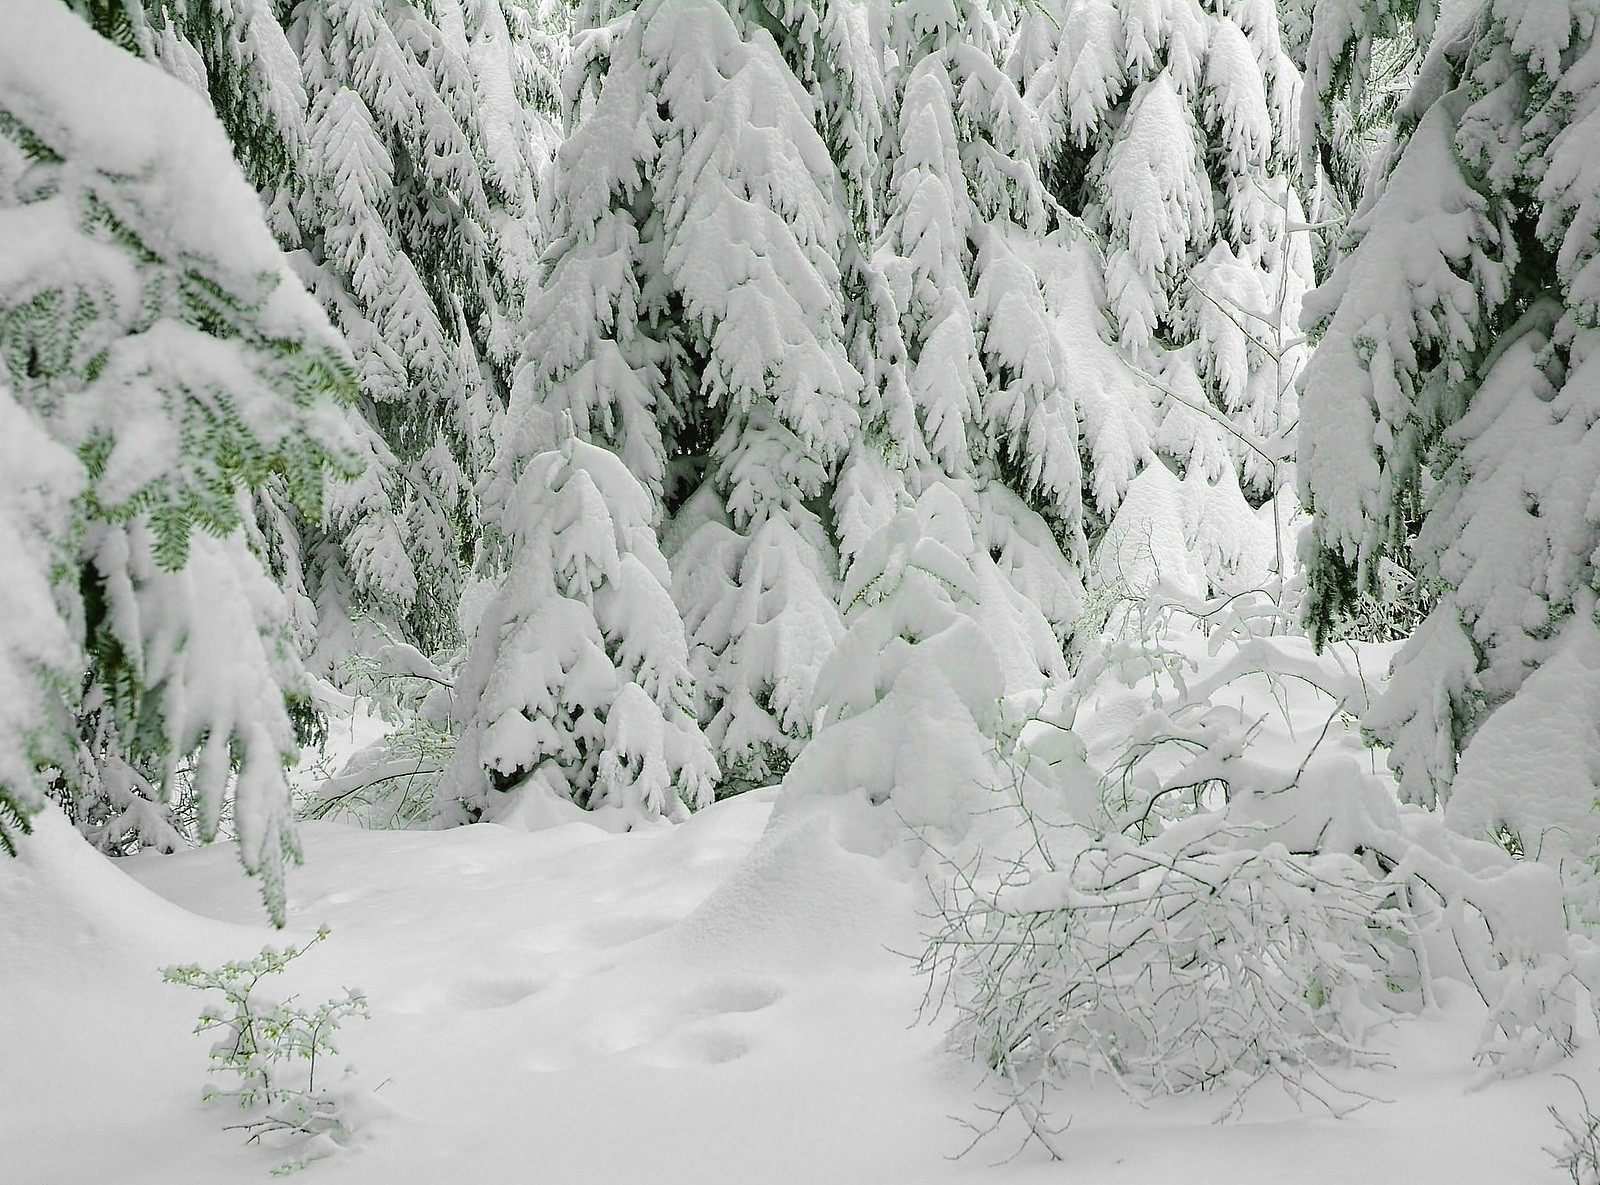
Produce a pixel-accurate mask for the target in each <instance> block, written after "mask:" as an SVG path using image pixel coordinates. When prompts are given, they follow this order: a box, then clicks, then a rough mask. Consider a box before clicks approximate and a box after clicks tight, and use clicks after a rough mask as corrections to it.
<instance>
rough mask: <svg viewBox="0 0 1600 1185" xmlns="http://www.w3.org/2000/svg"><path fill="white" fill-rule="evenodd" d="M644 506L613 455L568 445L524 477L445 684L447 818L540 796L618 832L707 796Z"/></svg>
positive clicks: (702, 750)
mask: <svg viewBox="0 0 1600 1185" xmlns="http://www.w3.org/2000/svg"><path fill="white" fill-rule="evenodd" d="M651 510H652V507H651V503H650V498H649V495H648V494H647V493H646V492H645V490H644V488H643V487H642V486H641V485H640V483H639V482H638V481H637V480H636V479H635V478H634V477H633V476H632V475H631V474H630V473H629V472H628V470H627V469H626V467H624V466H623V464H622V462H621V461H620V460H619V459H618V458H617V457H616V455H615V454H613V453H611V452H609V451H607V450H606V449H603V448H599V447H597V446H595V445H591V444H586V443H584V442H582V441H580V440H577V439H576V438H574V437H572V436H570V435H568V436H567V439H566V440H565V441H563V442H562V443H560V445H559V446H558V447H556V448H554V449H551V450H550V451H548V452H544V453H541V454H539V455H537V456H535V457H533V458H531V459H530V460H529V461H528V463H527V464H526V465H525V466H524V467H523V470H522V473H521V475H520V477H519V478H518V480H517V484H516V487H515V489H514V490H513V491H512V492H511V495H510V497H509V500H508V501H507V503H506V505H505V507H504V509H503V512H502V515H501V520H500V526H501V530H502V531H503V532H505V533H506V535H507V540H506V543H507V547H508V549H509V554H510V557H511V558H510V564H509V567H508V569H507V571H506V572H505V574H504V575H503V576H502V577H500V578H499V582H498V588H497V590H496V592H495V595H494V597H493V598H492V599H491V600H490V601H489V602H488V603H487V604H486V605H485V607H484V608H483V612H482V616H481V617H480V618H479V620H478V622H477V623H476V630H475V632H474V635H473V639H472V645H471V649H470V651H469V653H468V657H467V661H466V664H465V666H464V668H463V670H462V673H461V675H460V677H459V678H458V679H457V680H456V689H455V704H456V719H457V722H458V724H459V726H460V727H461V730H462V738H461V741H460V743H459V744H458V746H457V748H456V752H455V756H454V757H453V759H452V762H451V765H450V768H449V769H448V770H446V772H445V776H444V779H443V781H442V782H441V785H440V789H439V796H440V802H439V808H440V811H441V814H442V815H443V817H444V818H445V819H446V820H450V819H452V818H476V817H488V818H496V817H504V816H505V815H506V813H507V812H508V811H510V810H513V809H515V806H516V804H517V803H518V802H519V801H521V800H522V799H525V798H528V797H532V798H533V799H535V800H537V799H539V798H541V797H546V796H548V795H550V794H554V795H555V796H557V797H558V798H562V799H570V800H572V801H574V802H576V803H577V804H578V805H580V806H583V807H586V808H588V809H590V810H593V811H596V812H598V813H599V814H600V815H601V817H602V818H606V819H608V820H612V821H615V822H616V823H618V824H619V825H620V826H623V827H627V826H633V825H636V824H638V823H640V822H644V821H647V820H649V819H652V818H667V819H673V820H676V819H681V818H683V817H684V816H685V815H686V814H687V812H688V811H689V810H690V809H693V808H695V807H700V806H704V805H705V804H706V803H707V802H709V801H710V800H711V793H712V788H713V786H714V784H715V782H716V778H717V767H716V761H715V758H714V757H713V756H712V753H711V749H710V747H709V746H708V745H707V743H706V740H705V737H704V736H703V735H702V734H701V732H700V728H699V725H698V723H697V722H696V720H695V716H694V710H693V703H692V700H691V688H692V683H691V679H690V674H689V663H688V651H687V647H686V645H685V642H684V635H683V623H682V621H681V620H680V618H679V616H678V611H677V608H676V606H675V605H674V604H673V601H672V593H671V591H670V588H671V576H670V574H669V573H668V571H667V563H666V560H665V559H664V558H663V557H662V555H661V551H660V549H659V548H658V547H657V545H656V540H655V532H654V530H653V528H652V526H651V521H650V520H651ZM501 791H511V792H515V793H514V794H512V795H507V794H504V793H501ZM530 805H532V804H530ZM535 809H536V808H535Z"/></svg>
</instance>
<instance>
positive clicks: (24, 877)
mask: <svg viewBox="0 0 1600 1185" xmlns="http://www.w3.org/2000/svg"><path fill="white" fill-rule="evenodd" d="M775 794H776V792H775V791H764V792H760V793H757V794H752V795H747V796H744V797H741V798H735V799H732V800H728V801H726V802H723V803H719V804H717V805H715V806H713V807H711V808H710V809H708V810H706V811H704V812H702V813H700V814H698V815H696V816H695V817H694V818H693V819H692V820H691V821H690V822H688V823H686V824H684V825H681V826H676V827H669V826H663V827H662V828H660V829H659V830H652V831H647V832H644V833H633V834H626V835H613V834H609V833H607V832H604V831H601V830H600V829H598V828H596V827H593V826H591V825H590V824H588V823H585V822H583V821H581V820H577V819H574V820H572V821H567V822H562V823H559V824H557V825H555V826H551V827H548V828H546V829H544V830H540V831H533V832H525V831H517V830H512V829H508V828H504V827H499V826H494V825H476V826H471V827H464V828H459V829H456V830H450V831H439V832H382V831H364V830H360V829H356V828H353V827H349V826H345V825H339V824H331V823H321V824H309V825H306V826H304V827H303V830H302V835H303V839H304V844H305V849H306V864H305V866H304V867H303V868H302V869H300V870H299V871H298V872H296V873H294V874H293V876H292V879H291V882H290V903H291V925H290V930H289V933H288V935H287V936H285V935H282V934H279V933H276V932H274V931H272V930H271V929H270V928H269V927H267V926H266V925H265V924H264V922H263V920H262V912H261V907H260V904H259V902H258V900H257V897H256V891H255V887H254V886H253V885H252V884H250V883H248V882H247V881H246V880H245V879H244V878H243V877H242V876H241V875H240V873H239V870H238V865H237V862H236V859H235V855H234V852H233V851H232V850H231V849H230V848H229V847H228V846H227V845H217V846H214V847H211V848H208V849H201V850H196V851H190V852H185V853H182V854H179V855H176V856H169V857H161V856H151V857H141V858H137V859H132V860H124V861H120V862H115V863H113V862H109V861H107V860H105V859H104V858H102V857H100V856H99V855H97V854H95V853H94V852H93V851H92V850H91V849H90V848H89V847H88V846H87V845H85V844H84V843H83V842H82V841H81V840H79V839H78V837H77V835H76V833H75V832H73V831H72V830H71V829H70V828H69V827H68V826H67V824H65V823H64V822H63V821H61V820H60V819H58V818H56V817H55V816H53V815H50V814H46V815H44V816H42V817H41V818H40V819H39V821H38V828H37V835H36V836H35V838H34V839H33V840H32V841H31V842H30V843H29V844H28V845H27V847H26V849H25V853H24V855H23V857H22V858H21V859H20V860H17V861H0V1166H3V1167H0V1180H3V1181H5V1182H7V1183H8V1185H80V1183H81V1185H90V1183H94V1185H100V1183H102V1182H104V1183H111V1182H116V1183H118V1185H137V1183H139V1182H152V1183H153V1182H160V1183H161V1185H180V1183H188V1182H193V1183H195V1185H232V1183H235V1182H254V1181H260V1180H263V1179H265V1176H266V1173H267V1172H268V1170H269V1169H270V1168H271V1167H272V1166H273V1165H274V1164H276V1163H278V1162H279V1161H281V1160H282V1159H283V1157H282V1154H281V1153H274V1152H272V1151H270V1150H265V1149H259V1148H251V1147H246V1146H244V1145H243V1143H242V1137H241V1133H239V1132H236V1131H225V1130H223V1125H224V1124H226V1123H228V1122H230V1121H231V1120H232V1119H233V1117H234V1116H233V1115H230V1112H229V1111H228V1110H227V1109H226V1107H224V1106H220V1105H214V1106H210V1107H207V1106H203V1105H202V1104H201V1103H200V1101H199V1095H200V1089H201V1085H202V1081H203V1078H204V1070H205V1066H206V1047H207V1040H208V1039H207V1038H202V1037H190V1036H186V1034H187V1033H188V1032H189V1030H190V1029H191V1027H192V1026H193V1023H194V1019H195V1016H196V1014H197V1012H198V1010H199V1007H200V1004H201V996H200V995H199V994H198V993H196V992H193V991H189V990H186V989H183V988H179V987H173V986H169V985H166V984H164V983H163V982H162V980H161V976H160V974H159V970H158V969H159V968H160V967H161V966H162V965H164V964H167V963H171V962H173V961H177V960H198V961H201V962H204V963H216V962H220V961H221V960H222V959H224V958H230V957H247V956H249V955H251V954H253V953H254V952H255V951H256V950H258V949H259V948H260V947H261V946H262V945H263V944H264V943H269V942H272V943H280V944H281V943H282V942H283V941H284V940H285V938H286V937H287V938H290V939H294V938H299V939H305V938H308V937H309V936H310V934H311V933H312V932H313V931H314V930H315V928H316V927H317V926H318V925H320V924H324V923H325V924H327V925H328V926H330V927H331V928H332V936H331V938H329V939H328V941H327V942H326V943H324V944H323V945H321V946H319V947H317V948H316V949H315V950H314V951H312V952H311V953H309V954H307V955H306V956H305V957H304V958H303V959H302V960H300V961H298V962H297V963H296V964H295V965H294V966H292V967H291V968H290V969H289V972H288V973H287V976H286V979H287V980H288V985H289V987H291V988H292V989H294V990H297V991H299V992H301V993H302V995H303V998H304V999H306V1000H308V1001H312V1002H314V1001H316V1000H320V999H322V998H323V997H324V996H326V995H330V994H332V993H334V992H335V991H337V989H339V988H340V987H344V986H349V987H359V988H361V989H363V990H365V992H366V993H367V994H368V996H369V997H370V1000H371V1006H372V1019H371V1020H370V1021H361V1020H352V1021H350V1022H348V1023H347V1025H346V1027H345V1029H344V1030H343V1031H342V1032H341V1034H340V1041H339V1044H340V1054H341V1060H347V1061H349V1062H353V1063H354V1064H355V1065H356V1066H357V1067H358V1068H359V1071H360V1075H361V1077H362V1078H364V1079H365V1080H366V1081H367V1083H368V1084H369V1085H371V1086H378V1085H379V1084H380V1083H381V1088H380V1089H379V1091H378V1094H377V1097H378V1098H379V1099H381V1100H383V1101H384V1102H385V1103H386V1104H387V1105H388V1107H389V1108H391V1109H392V1113H391V1114H389V1115H388V1116H386V1117H385V1118H383V1119H381V1120H379V1121H377V1122H375V1123H373V1124H372V1125H370V1126H369V1127H368V1128H367V1130H366V1132H365V1133H364V1136H363V1138H362V1139H361V1141H360V1142H359V1144H358V1146H356V1147H354V1148H352V1149H350V1150H346V1151H345V1152H343V1153H341V1154H339V1155H337V1156H335V1157H333V1158H331V1159H329V1160H325V1161H322V1162H319V1163H317V1164H314V1165H312V1166H311V1167H310V1168H309V1169H307V1170H306V1172H307V1173H308V1174H310V1175H311V1176H310V1177H308V1178H307V1179H314V1180H317V1181H320V1182H324V1183H326V1185H336V1183H341V1182H364V1183H367V1182H370V1183H373V1185H379V1183H381V1185H402V1183H405V1182H419V1183H443V1185H450V1183H456V1182H461V1183H469V1182H470V1183H474V1185H477V1183H484V1185H494V1183H498V1182H530V1183H531V1182H539V1183H560V1185H604V1183H609V1182H618V1183H623V1182H626V1183H627V1185H657V1183H660V1185H669V1183H676V1182H684V1183H688V1182H694V1183H695V1185H705V1183H708V1182H730V1183H734V1182H737V1183H739V1185H778V1183H782V1182H794V1183H797V1185H798V1183H804V1185H835V1183H854V1182H860V1183H862V1185H896V1183H900V1182H904V1183H907V1185H910V1183H916V1185H926V1183H928V1182H934V1181H947V1180H948V1181H955V1180H963V1181H966V1180H982V1181H994V1182H1004V1183H1006V1185H1012V1183H1022V1182H1035V1181H1038V1182H1044V1181H1062V1180H1072V1181H1076V1182H1093V1183H1095V1185H1101V1183H1104V1185H1112V1183H1118V1182H1128V1183H1130V1185H1132V1183H1138V1185H1151V1183H1160V1182H1168V1181H1172V1182H1177V1181H1182V1182H1184V1183H1185V1185H1203V1183H1205V1182H1218V1183H1221V1182H1227V1183H1228V1185H1250V1183H1253V1182H1274V1183H1283V1182H1305V1183H1308V1185H1309V1183H1313V1182H1328V1183H1330V1185H1331V1183H1345V1182H1371V1181H1401V1182H1407V1183H1415V1185H1425V1183H1428V1182H1440V1183H1441V1185H1443V1183H1452V1185H1455V1183H1461V1182H1483V1183H1485V1185H1488V1183H1493V1185H1509V1183H1512V1182H1530V1183H1535V1182H1548V1183H1550V1185H1554V1183H1555V1182H1557V1181H1558V1180H1560V1179H1561V1176H1560V1174H1558V1173H1557V1172H1556V1170H1555V1169H1553V1168H1552V1167H1550V1165H1549V1160H1548V1158H1547V1157H1546V1156H1545V1154H1544V1153H1543V1152H1542V1151H1541V1149H1542V1146H1543V1145H1545V1144H1548V1143H1551V1142H1553V1137H1554V1129H1553V1127H1552V1125H1551V1122H1550V1120H1549V1118H1548V1116H1547V1115H1546V1114H1545V1107H1546V1105H1547V1104H1549V1103H1551V1102H1559V1103H1561V1104H1562V1105H1564V1106H1565V1105H1567V1104H1569V1103H1570V1102H1571V1099H1572V1090H1571V1088H1570V1086H1568V1085H1567V1084H1566V1083H1564V1082H1562V1081H1560V1080H1559V1079H1557V1078H1556V1077H1554V1075H1552V1074H1543V1075H1540V1076H1537V1077H1535V1078H1532V1079H1524V1080H1521V1081H1513V1082H1497V1083H1492V1084H1491V1085H1489V1086H1488V1087H1486V1088H1484V1089H1482V1090H1480V1091H1477V1092H1469V1090H1468V1086H1469V1083H1470V1082H1471V1080H1472V1078H1473V1073H1474V1071H1473V1067H1472V1065H1471V1064H1470V1063H1469V1062H1468V1061H1467V1060H1466V1057H1465V1052H1464V1051H1466V1050H1469V1049H1470V1048H1471V1047H1472V1044H1473V1036H1474V1032H1475V1028H1476V1025H1477V1023H1478V1020H1479V1014H1478V1012H1477V1011H1476V1005H1475V1002H1474V1001H1473V1000H1471V999H1469V997H1468V993H1467V992H1466V991H1465V990H1453V991H1452V990H1450V989H1451V988H1453V987H1455V985H1453V984H1451V983H1445V984H1443V985H1441V992H1440V995H1441V1002H1442V1007H1441V1010H1440V1012H1438V1013H1437V1014H1434V1015H1430V1016H1425V1017H1424V1018H1422V1019H1420V1020H1414V1021H1406V1022H1404V1023H1402V1024H1400V1025H1397V1026H1395V1027H1394V1028H1392V1029H1391V1030H1389V1031H1388V1032H1387V1033H1386V1034H1383V1035H1381V1036H1380V1038H1379V1040H1380V1043H1381V1044H1383V1045H1384V1046H1386V1047H1387V1048H1388V1049H1389V1050H1390V1051H1391V1052H1392V1057H1393V1061H1394V1063H1395V1068H1393V1069H1391V1070H1387V1071H1372V1072H1364V1073H1362V1074H1359V1075H1353V1076H1351V1077H1350V1079H1349V1081H1351V1082H1353V1083H1354V1084H1356V1085H1358V1086H1359V1087H1360V1088H1361V1089H1363V1090H1366V1091H1368V1092H1370V1093H1372V1094H1374V1095H1379V1096H1382V1097H1383V1098H1385V1099H1387V1100H1392V1101H1389V1102H1375V1103H1373V1104H1371V1105H1370V1106H1368V1107H1366V1108H1365V1109H1363V1110H1361V1111H1359V1112H1357V1113H1356V1114H1354V1115H1352V1116H1350V1117H1347V1118H1345V1119H1334V1118H1330V1117H1328V1116H1327V1115H1325V1114H1321V1113H1319V1112H1318V1111H1316V1110H1315V1109H1310V1110H1307V1111H1304V1112H1301V1111H1299V1110H1297V1109H1296V1108H1295V1106H1294V1105H1293V1104H1292V1103H1290V1102H1289V1101H1288V1100H1287V1099H1285V1098H1283V1097H1282V1096H1281V1095H1278V1096H1276V1097H1273V1096H1271V1095H1270V1094H1268V1093H1266V1091H1267V1090H1268V1088H1266V1087H1263V1088H1262V1090H1261V1091H1260V1092H1258V1093H1257V1094H1255V1095H1252V1097H1251V1100H1250V1102H1249V1105H1248V1106H1247V1107H1246V1110H1245V1112H1244V1116H1243V1118H1242V1119H1241V1120H1239V1121H1235V1122H1231V1123H1227V1124H1217V1123H1215V1122H1213V1121H1214V1119H1215V1117H1216V1115H1217V1113H1218V1111H1219V1105H1218V1102H1217V1100H1215V1099H1214V1098H1212V1097H1209V1096H1204V1095H1201V1096H1192V1097H1187V1098H1182V1099H1177V1100H1170V1099H1169V1100H1162V1101H1158V1102H1155V1103H1152V1104H1149V1105H1148V1106H1145V1107H1140V1106H1138V1105H1136V1104H1134V1103H1132V1102H1130V1101H1128V1100H1127V1099H1125V1098H1124V1097H1123V1096H1122V1095H1120V1094H1119V1093H1118V1091H1117V1090H1116V1089H1115V1088H1114V1087H1113V1086H1110V1085H1108V1084H1103V1083H1102V1084H1097V1085H1096V1084H1082V1085H1081V1086H1074V1087H1073V1088H1072V1089H1071V1090H1069V1091H1067V1092H1064V1093H1063V1095H1062V1096H1061V1097H1060V1099H1059V1106H1060V1111H1061V1114H1062V1115H1063V1116H1066V1115H1069V1114H1070V1115H1071V1117H1072V1125H1071V1128H1070V1129H1069V1130H1068V1132H1067V1133H1066V1134H1065V1135H1064V1136H1062V1137H1061V1140H1060V1144H1061V1147H1062V1148H1063V1149H1064V1150H1065V1152H1066V1153H1067V1155H1068V1157H1069V1162H1068V1163H1067V1164H1065V1165H1052V1164H1050V1163H1049V1162H1048V1161H1046V1160H1045V1159H1044V1158H1043V1156H1042V1154H1041V1153H1039V1152H1038V1151H1037V1150H1035V1149H1030V1150H1028V1151H1025V1152H1024V1153H1023V1154H1022V1155H1021V1156H1019V1157H1018V1158H1017V1159H1016V1160H1014V1161H1012V1162H1011V1163H1010V1164H1009V1165H1007V1166H1005V1167H1003V1168H995V1167H992V1166H993V1162H995V1161H996V1160H998V1159H1000V1158H1002V1157H1003V1156H1005V1155H1007V1154H1009V1153H1010V1152H1011V1151H1013V1149H1014V1148H1015V1147H1016V1145H1017V1143H1018V1140H1019V1139H1020V1134H1019V1133H1014V1132H1002V1133H1001V1134H999V1135H998V1136H996V1137H994V1138H992V1139H991V1140H990V1141H989V1142H987V1143H985V1144H983V1145H981V1146H979V1148H978V1149H977V1150H976V1151H974V1152H973V1153H971V1154H970V1155H968V1156H967V1157H965V1158H961V1159H952V1158H951V1157H952V1155H953V1154H954V1153H956V1152H958V1151H959V1150H960V1149H961V1148H962V1146H963V1145H964V1143H965V1142H966V1136H965V1133H964V1131H963V1129H962V1128H961V1127H960V1126H959V1124H958V1123H957V1122H956V1121H955V1120H954V1119H952V1118H951V1117H952V1116H965V1117H968V1118H979V1117H980V1116H979V1115H978V1113H977V1112H976V1110H975V1105H976V1103H978V1102H980V1101H981V1100H982V1099H983V1097H984V1096H983V1095H982V1094H981V1093H979V1094H974V1086H975V1083H976V1080H977V1079H976V1075H975V1073H974V1071H973V1069H972V1067H971V1066H970V1065H969V1064H968V1063H965V1062H964V1061H963V1060H962V1059H961V1058H960V1056H959V1055H958V1054H954V1053H951V1052H948V1051H946V1050H945V1049H944V1048H943V1047H942V1022H940V1023H935V1024H927V1023H918V1021H917V1009H918V1005H919V1003H920V1001H921V999H922V995H923V990H924V986H925V985H924V983H923V982H922V981H921V980H920V979H919V978H918V977H917V976H916V975H915V974H914V973H913V970H912V967H911V963H910V960H909V959H908V958H907V957H906V953H909V952H914V951H915V950H916V949H917V948H918V945H919V938H918V934H919V926H920V919H919V909H921V908H922V907H923V905H924V902H923V900H922V898H921V897H920V895H919V892H918V890H917V888H916V886H914V885H912V884H908V883H904V882H903V881H900V880H897V879H895V877H894V876H893V875H892V874H891V873H890V872H889V871H888V870H887V869H886V868H885V867H884V866H883V865H882V864H881V863H879V862H877V861H873V860H869V859H867V858H865V857H862V856H858V855H854V854H851V853H849V852H846V851H845V850H844V849H842V848H841V847H839V846H838V845H837V844H836V843H835V842H834V841H833V838H832V835H831V831H830V826H829V819H828V816H827V814H826V813H825V812H823V813H820V814H811V815H806V816H795V817H785V816H783V815H782V812H780V817H779V818H778V819H776V820H775V821H774V824H773V826H771V827H770V828H769V827H768V818H769V815H771V814H772V807H773V802H774V798H775ZM1593 1044H1594V1043H1593V1042H1591V1043H1590V1045H1591V1046H1592V1045H1593ZM1563 1068H1564V1069H1565V1070H1566V1071H1567V1072H1570V1073H1572V1074H1574V1075H1575V1076H1577V1077H1578V1078H1579V1079H1580V1080H1582V1081H1586V1082H1588V1081H1594V1079H1595V1069H1596V1058H1595V1054H1594V1050H1593V1048H1592V1047H1591V1048H1586V1049H1585V1050H1584V1051H1581V1052H1580V1054H1579V1056H1578V1057H1577V1058H1575V1059H1574V1060H1572V1061H1571V1062H1569V1063H1567V1065H1566V1066H1565V1067H1563Z"/></svg>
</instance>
